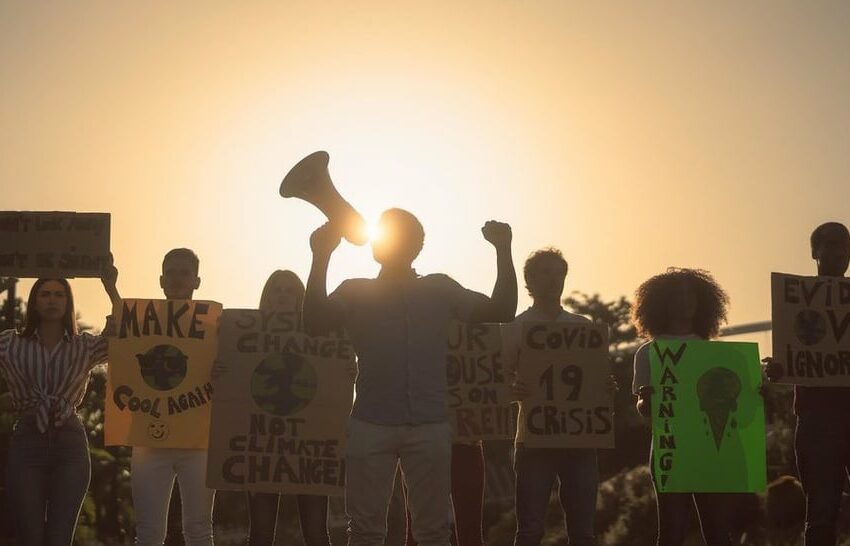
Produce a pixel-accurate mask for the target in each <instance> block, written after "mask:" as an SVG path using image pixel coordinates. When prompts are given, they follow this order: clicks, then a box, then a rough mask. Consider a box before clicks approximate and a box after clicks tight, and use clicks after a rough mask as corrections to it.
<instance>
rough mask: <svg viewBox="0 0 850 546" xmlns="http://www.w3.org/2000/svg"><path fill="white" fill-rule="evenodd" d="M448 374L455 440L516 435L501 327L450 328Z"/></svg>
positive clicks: (453, 325)
mask: <svg viewBox="0 0 850 546" xmlns="http://www.w3.org/2000/svg"><path fill="white" fill-rule="evenodd" d="M446 372H447V379H448V385H449V421H450V422H451V424H452V428H453V431H454V438H455V440H459V441H476V440H510V439H512V438H513V437H514V435H515V434H516V418H515V416H514V413H513V408H512V404H511V387H510V384H509V382H508V378H507V373H506V371H505V368H504V365H503V359H502V336H501V325H499V324H465V323H462V322H452V323H451V325H450V326H449V352H448V355H447V362H446Z"/></svg>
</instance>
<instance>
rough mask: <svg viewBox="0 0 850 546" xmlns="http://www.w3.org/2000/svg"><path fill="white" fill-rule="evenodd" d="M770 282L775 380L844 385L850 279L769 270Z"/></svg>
mask: <svg viewBox="0 0 850 546" xmlns="http://www.w3.org/2000/svg"><path fill="white" fill-rule="evenodd" d="M770 284H771V291H772V296H773V297H772V300H773V317H772V319H773V320H772V322H773V326H772V330H773V358H774V360H775V361H776V362H778V363H780V364H781V365H782V366H783V368H784V370H783V371H784V372H785V373H784V374H783V375H782V377H781V378H780V379H779V382H781V383H793V384H796V385H811V386H825V387H829V386H833V387H834V386H850V279H846V278H843V277H800V276H797V275H785V274H783V273H772V274H771V275H770Z"/></svg>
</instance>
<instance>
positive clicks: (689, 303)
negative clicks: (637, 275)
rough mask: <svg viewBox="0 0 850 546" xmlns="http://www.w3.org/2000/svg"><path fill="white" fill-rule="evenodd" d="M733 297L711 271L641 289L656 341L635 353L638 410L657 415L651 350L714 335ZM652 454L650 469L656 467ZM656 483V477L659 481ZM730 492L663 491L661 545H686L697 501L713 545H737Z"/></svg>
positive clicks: (675, 272)
mask: <svg viewBox="0 0 850 546" xmlns="http://www.w3.org/2000/svg"><path fill="white" fill-rule="evenodd" d="M728 305H729V297H728V296H727V295H726V292H724V290H723V289H722V288H721V287H720V285H718V284H717V282H716V281H715V280H714V278H713V277H712V276H711V274H710V273H708V272H707V271H701V270H697V269H678V268H670V269H668V270H667V272H665V273H662V274H660V275H656V276H654V277H652V278H650V279H649V280H647V281H646V282H644V283H643V284H642V285H640V287H639V288H638V289H637V291H636V292H635V305H634V307H633V308H632V322H633V323H634V325H635V327H636V328H637V331H638V335H639V336H640V337H642V338H648V339H650V340H651V341H649V342H647V343H645V344H643V345H642V346H641V347H640V348H639V349H638V350H637V352H636V353H635V375H634V382H633V384H632V392H634V394H636V395H637V396H638V400H637V410H638V413H640V414H641V415H643V416H644V417H647V418H650V417H651V408H652V403H651V397H652V395H653V392H652V391H653V389H652V386H651V383H650V364H649V362H650V354H649V351H650V350H652V345H653V341H654V340H656V339H675V340H688V339H704V340H707V339H711V338H714V337H717V334H718V333H719V332H720V324H721V323H723V322H724V321H725V320H726V308H727V306H728ZM652 459H653V457H652V453H650V456H649V460H650V468H651V469H652V470H653V472H654V468H653V466H654V465H652ZM653 484H655V480H653ZM733 495H734V494H730V493H662V492H661V491H659V489H658V486H657V485H656V488H655V498H656V502H657V504H658V542H657V544H658V546H681V545H682V544H684V542H685V539H686V538H687V536H688V532H689V526H690V514H691V506H692V505H696V509H697V514H698V515H699V521H700V528H701V531H702V536H703V538H704V539H705V542H706V544H707V545H708V546H732V537H731V514H730V513H729V507H730V500H732V498H733Z"/></svg>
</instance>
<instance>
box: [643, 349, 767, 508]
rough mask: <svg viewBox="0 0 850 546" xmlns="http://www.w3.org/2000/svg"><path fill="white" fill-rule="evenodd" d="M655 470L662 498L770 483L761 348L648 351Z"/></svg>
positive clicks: (732, 490)
mask: <svg viewBox="0 0 850 546" xmlns="http://www.w3.org/2000/svg"><path fill="white" fill-rule="evenodd" d="M649 351H650V352H649V365H650V376H651V385H652V388H653V394H652V445H653V448H652V465H653V467H652V471H653V477H654V478H655V483H656V487H658V490H659V491H661V492H663V493H744V492H760V491H764V490H765V488H766V486H767V484H766V480H767V461H766V454H765V428H764V399H763V398H762V396H761V394H760V393H759V389H760V388H761V367H760V364H759V354H758V344H756V343H739V342H724V341H702V340H688V341H682V340H678V341H677V340H663V341H662V340H658V341H654V342H653V343H652V344H651V345H650V346H649Z"/></svg>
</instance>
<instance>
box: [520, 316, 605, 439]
mask: <svg viewBox="0 0 850 546" xmlns="http://www.w3.org/2000/svg"><path fill="white" fill-rule="evenodd" d="M518 368H519V369H518V373H519V378H520V380H521V381H523V382H524V383H525V384H526V385H527V386H528V387H529V388H530V389H532V395H531V396H529V397H528V398H526V399H525V400H523V401H522V404H521V405H520V416H519V425H518V426H521V427H525V430H524V431H523V432H522V435H523V442H524V443H525V445H526V446H527V447H614V401H613V396H612V394H611V393H610V392H609V389H608V387H607V383H608V377H609V376H610V374H611V365H610V362H609V361H608V328H607V326H605V325H598V324H592V323H589V322H550V323H542V322H527V323H524V324H523V332H522V340H521V342H520V349H519V363H518Z"/></svg>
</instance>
